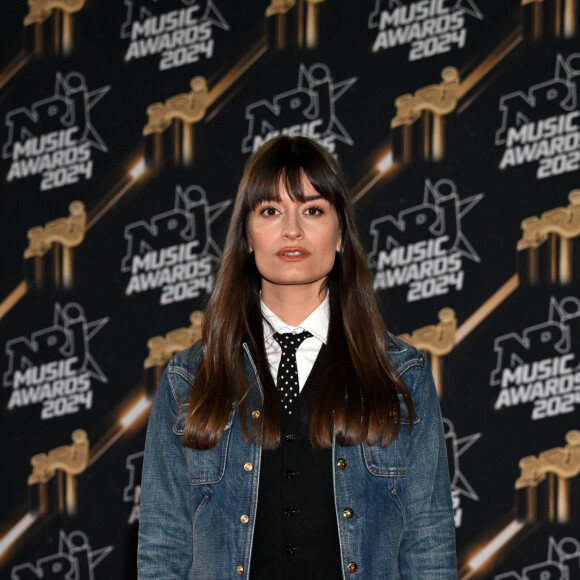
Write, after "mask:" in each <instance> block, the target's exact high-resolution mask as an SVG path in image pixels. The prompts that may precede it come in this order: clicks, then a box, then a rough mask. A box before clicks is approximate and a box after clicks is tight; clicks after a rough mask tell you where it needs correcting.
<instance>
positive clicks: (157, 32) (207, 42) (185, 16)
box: [121, 0, 229, 71]
mask: <svg viewBox="0 0 580 580" xmlns="http://www.w3.org/2000/svg"><path fill="white" fill-rule="evenodd" d="M173 4H177V5H178V6H179V7H178V8H177V9H174V10H169V11H163V10H162V8H164V9H166V8H167V6H168V5H171V2H167V3H161V2H158V1H157V0H148V1H146V2H143V1H135V0H125V5H126V6H127V17H126V20H125V22H124V23H123V26H122V27H121V38H122V39H129V40H130V44H129V47H128V48H127V51H126V53H125V61H126V62H133V61H135V60H140V59H145V58H148V57H152V56H158V57H159V70H160V71H165V70H169V69H174V68H177V67H182V66H186V65H191V64H194V63H196V62H198V61H199V60H200V59H202V58H203V59H207V60H210V59H211V58H212V57H213V53H214V45H215V39H214V38H213V29H214V27H218V28H221V29H223V30H229V25H228V23H227V22H226V20H225V19H224V17H223V16H222V14H221V13H220V11H219V9H218V7H217V6H216V4H215V3H214V2H212V0H202V1H198V0H193V1H192V0H180V1H179V2H173Z"/></svg>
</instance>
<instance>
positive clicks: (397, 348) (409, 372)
mask: <svg viewBox="0 0 580 580" xmlns="http://www.w3.org/2000/svg"><path fill="white" fill-rule="evenodd" d="M387 351H388V355H389V359H390V360H391V364H392V365H393V368H394V369H395V371H396V372H397V374H398V375H399V376H400V377H401V378H402V379H403V380H404V381H405V383H406V384H407V386H408V387H411V386H412V384H413V383H414V380H413V379H414V378H415V379H416V378H417V377H418V376H419V375H420V374H421V372H422V371H423V367H424V366H425V365H426V364H427V361H426V359H425V357H424V355H423V354H422V353H421V351H420V350H418V349H417V348H415V347H414V346H412V345H410V344H408V343H406V342H404V341H402V340H401V339H400V338H397V337H396V336H394V335H393V334H391V333H389V334H388V337H387Z"/></svg>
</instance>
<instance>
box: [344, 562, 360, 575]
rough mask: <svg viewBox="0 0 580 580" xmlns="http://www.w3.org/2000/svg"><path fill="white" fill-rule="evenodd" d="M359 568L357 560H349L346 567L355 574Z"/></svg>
mask: <svg viewBox="0 0 580 580" xmlns="http://www.w3.org/2000/svg"><path fill="white" fill-rule="evenodd" d="M357 569H358V566H357V565H356V562H349V563H348V566H347V567H346V570H347V571H348V572H350V573H351V574H353V573H354V572H356V571H357Z"/></svg>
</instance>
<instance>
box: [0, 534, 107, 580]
mask: <svg viewBox="0 0 580 580" xmlns="http://www.w3.org/2000/svg"><path fill="white" fill-rule="evenodd" d="M112 550H113V546H107V547H105V548H99V549H98V550H93V549H92V547H91V543H90V541H89V537H88V536H87V534H85V533H84V532H81V531H78V530H77V531H74V532H70V533H69V534H66V533H65V532H64V531H62V530H61V532H60V534H59V536H58V552H56V553H54V554H50V555H48V556H44V557H43V558H39V559H38V560H36V562H32V561H29V562H26V563H24V564H19V565H18V566H14V567H13V568H12V573H11V576H10V577H11V578H12V580H33V579H34V578H39V579H40V578H45V579H48V578H50V579H51V580H93V578H94V577H95V568H96V567H97V566H98V565H99V564H100V563H101V562H102V561H103V560H104V559H105V558H106V557H107V556H108V555H109V554H110V553H111V552H112Z"/></svg>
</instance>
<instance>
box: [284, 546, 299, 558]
mask: <svg viewBox="0 0 580 580" xmlns="http://www.w3.org/2000/svg"><path fill="white" fill-rule="evenodd" d="M296 550H297V547H296V546H295V545H294V544H288V545H287V546H286V554H290V555H291V556H292V555H294V553H295V552H296Z"/></svg>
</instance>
